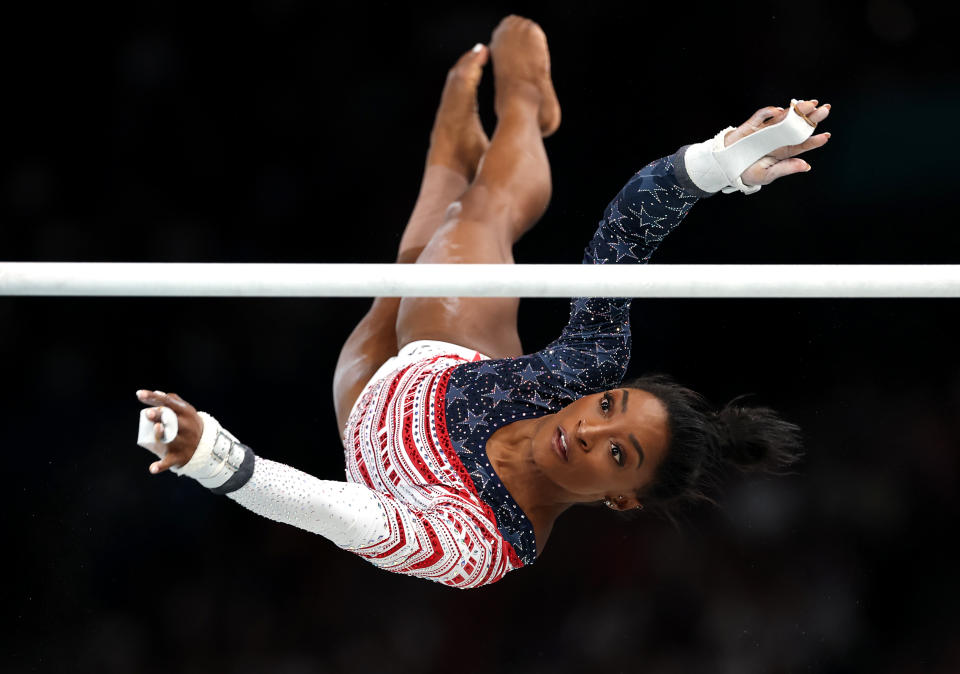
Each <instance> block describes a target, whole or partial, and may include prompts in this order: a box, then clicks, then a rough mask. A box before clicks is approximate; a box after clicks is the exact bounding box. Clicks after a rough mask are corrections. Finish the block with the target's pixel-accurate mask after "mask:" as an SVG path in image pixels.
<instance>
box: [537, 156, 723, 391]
mask: <svg viewBox="0 0 960 674" xmlns="http://www.w3.org/2000/svg"><path fill="white" fill-rule="evenodd" d="M685 149H686V147H683V148H681V149H680V150H678V151H677V153H675V154H673V155H671V156H670V157H665V158H663V159H659V160H657V161H655V162H652V163H650V164H648V165H647V166H645V167H644V168H643V169H641V170H640V171H639V172H637V173H636V175H634V176H633V177H632V178H631V179H630V180H629V181H628V182H627V184H626V185H625V186H624V187H623V189H622V190H620V193H619V194H617V196H616V198H614V200H613V201H611V202H610V204H609V205H608V206H607V208H606V210H605V211H604V214H603V219H602V220H601V221H600V226H599V227H598V228H597V231H596V233H595V234H594V235H593V239H592V240H591V241H590V244H589V245H588V246H587V248H586V251H585V253H584V257H583V263H584V264H641V263H646V262H647V261H648V260H649V259H650V256H651V255H653V252H654V251H655V250H656V249H657V246H658V245H659V244H660V242H661V241H663V239H664V238H665V237H666V236H667V235H668V234H669V233H670V232H672V231H673V230H674V228H676V226H677V225H679V224H680V222H681V221H682V220H683V218H684V217H685V216H686V215H687V213H689V212H690V209H691V208H692V207H693V204H694V203H696V201H697V199H699V198H700V197H702V196H704V195H705V194H706V193H704V192H701V191H700V190H698V189H696V187H695V186H693V185H692V183H690V181H689V179H688V178H687V176H686V172H685V169H684V166H683V152H684V150H685ZM525 358H533V359H536V360H538V361H540V362H541V363H542V366H541V367H542V369H545V370H546V372H544V374H548V373H549V375H550V376H549V377H548V376H541V377H539V383H540V384H541V385H543V384H546V383H547V382H548V381H549V382H550V384H552V385H553V386H554V387H555V389H554V390H553V391H551V395H552V396H554V397H559V398H561V399H567V400H574V399H576V398H579V397H581V396H584V395H588V394H590V393H596V392H598V391H603V390H607V389H610V388H614V387H616V386H618V385H619V384H620V382H621V381H622V380H623V377H624V374H625V373H626V371H627V364H628V362H629V360H630V298H589V297H579V298H576V299H573V300H571V302H570V321H569V322H568V323H567V326H566V327H565V328H564V330H563V333H562V334H561V335H560V337H559V338H558V339H557V340H555V341H554V342H553V343H551V344H550V345H549V346H548V347H547V348H545V349H543V350H542V351H539V352H537V353H535V354H532V355H531V356H526V357H525ZM533 369H534V370H541V368H540V367H537V366H536V365H535V364H534V365H533ZM541 395H542V394H541Z"/></svg>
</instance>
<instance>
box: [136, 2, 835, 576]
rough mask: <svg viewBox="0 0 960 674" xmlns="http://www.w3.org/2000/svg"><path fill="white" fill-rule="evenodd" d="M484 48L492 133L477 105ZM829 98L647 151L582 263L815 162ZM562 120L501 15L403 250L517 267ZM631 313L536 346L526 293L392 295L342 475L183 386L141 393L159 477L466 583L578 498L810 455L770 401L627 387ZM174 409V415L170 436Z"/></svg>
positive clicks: (440, 139) (368, 350)
mask: <svg viewBox="0 0 960 674" xmlns="http://www.w3.org/2000/svg"><path fill="white" fill-rule="evenodd" d="M488 62H491V63H492V70H493V77H494V81H495V88H496V95H495V102H494V105H495V110H496V114H497V127H496V130H495V132H494V134H493V137H492V138H490V139H488V138H487V136H486V134H485V133H484V130H483V127H482V125H481V123H480V119H479V117H478V116H477V112H476V110H477V103H476V90H477V84H478V83H479V81H480V79H481V77H482V75H483V71H484V68H485V66H486V65H487V64H488ZM829 112H830V106H829V105H823V106H818V101H817V100H803V101H793V102H792V103H791V104H790V106H789V107H788V108H781V107H765V108H762V109H760V110H758V111H757V112H756V113H754V114H753V115H752V116H751V117H750V119H748V120H747V121H746V122H744V123H743V124H741V125H740V126H738V127H736V128H732V127H728V128H727V129H724V130H722V131H721V132H720V133H718V134H717V136H715V137H714V138H712V139H709V140H707V141H704V142H701V143H695V144H692V145H685V146H683V147H681V148H680V149H678V150H677V152H675V153H674V154H672V155H670V156H669V157H664V158H662V159H659V160H657V161H654V162H651V163H650V164H648V165H647V166H645V167H643V168H642V169H640V170H639V171H638V172H637V173H636V174H635V175H634V176H633V177H632V178H631V179H630V180H629V181H628V182H627V184H626V185H625V186H624V187H623V189H621V190H620V192H619V193H618V194H617V196H616V197H615V198H614V200H613V201H612V202H611V203H610V204H609V205H608V206H607V208H606V209H605V211H604V214H603V218H602V219H601V221H600V224H599V227H598V228H597V229H596V232H595V233H594V235H593V239H592V240H591V241H590V243H589V245H588V247H587V251H586V254H585V256H584V263H585V264H627V263H634V264H637V263H646V262H647V261H648V260H649V258H650V257H651V255H652V254H653V252H654V251H655V250H656V248H657V247H658V246H659V244H660V243H661V241H663V239H664V238H665V237H666V236H667V235H668V234H669V233H670V232H671V231H672V230H673V229H674V228H675V227H677V226H678V225H679V224H680V222H681V221H682V220H683V219H684V218H685V217H686V215H687V214H688V213H689V211H690V210H691V209H692V207H693V206H694V204H696V203H697V202H698V201H700V200H701V199H704V198H705V197H708V196H710V195H712V194H715V193H718V192H724V193H730V192H736V191H739V192H743V193H745V194H752V193H753V192H756V191H757V190H759V189H760V188H761V187H762V186H766V185H769V184H770V183H772V182H774V181H775V180H777V179H779V178H782V177H785V176H789V175H793V174H796V173H801V172H805V171H808V170H809V169H810V166H809V164H807V163H806V162H805V161H804V160H803V159H800V158H799V157H798V155H801V154H803V153H805V152H807V151H809V150H812V149H815V148H818V147H821V146H823V145H824V144H825V143H826V142H827V141H828V139H829V137H830V134H829V133H819V134H814V133H813V131H814V128H815V127H816V125H817V124H819V123H820V122H822V121H823V120H824V119H826V117H827V115H828V114H829ZM560 121H561V110H560V104H559V102H558V100H557V96H556V93H555V92H554V89H553V84H552V80H551V74H550V56H549V51H548V48H547V40H546V36H545V35H544V33H543V31H542V30H541V29H540V27H539V26H538V25H537V24H536V23H534V22H533V21H530V20H528V19H524V18H521V17H517V16H509V17H507V18H505V19H504V20H503V21H501V23H500V24H499V26H497V28H496V30H495V31H494V32H493V35H492V38H491V40H490V45H489V47H486V46H484V45H477V46H476V47H475V48H474V49H473V50H471V51H468V52H467V53H465V54H464V55H463V56H462V57H461V58H460V59H459V60H458V61H457V63H456V65H455V66H454V67H453V69H452V70H451V71H450V73H449V75H448V77H447V82H446V85H445V87H444V90H443V94H442V98H441V102H440V107H439V110H438V111H437V116H436V121H435V123H434V127H433V131H432V133H431V138H430V148H429V151H428V153H427V160H426V168H425V171H424V177H423V182H422V185H421V189H420V195H419V198H418V200H417V203H416V206H415V208H414V211H413V214H412V215H411V218H410V221H409V223H408V224H407V227H406V229H405V230H404V233H403V236H402V238H401V242H400V247H399V250H398V251H397V262H398V263H402V264H410V263H416V264H429V263H502V264H511V263H513V254H512V247H513V244H514V243H515V242H516V241H517V240H518V239H519V238H520V237H521V236H523V234H524V233H525V232H526V231H528V230H529V229H530V228H531V227H533V225H535V224H536V223H537V221H538V220H539V219H540V217H541V216H542V215H543V213H544V211H545V210H546V208H547V204H548V203H549V200H550V194H551V177H550V165H549V162H548V160H547V153H546V150H545V147H544V142H543V139H544V138H546V137H548V136H550V135H551V134H553V133H554V132H555V131H556V130H557V129H558V127H559V126H560ZM741 198H745V197H741ZM746 198H749V197H746ZM584 233H585V234H586V230H584ZM586 238H587V237H586V236H585V237H584V239H586ZM629 308H630V301H629V299H626V298H621V299H611V298H586V297H584V298H576V299H574V300H572V301H571V312H570V322H569V323H568V324H567V326H566V328H565V329H564V330H563V332H562V334H561V335H560V336H559V337H558V338H557V339H556V340H555V341H554V342H552V343H551V344H549V345H547V346H546V347H545V348H543V349H541V350H539V351H536V352H534V353H530V354H526V355H524V354H523V353H522V351H521V346H520V338H519V335H518V333H517V309H518V300H516V299H501V298H493V299H478V298H402V299H399V298H377V299H376V300H375V301H374V302H373V306H372V307H371V309H370V311H369V312H368V313H367V315H366V316H365V317H364V318H363V320H362V321H361V322H360V323H359V324H358V325H357V327H356V328H355V329H354V331H353V333H352V334H351V335H350V336H349V338H348V339H347V341H346V343H345V344H344V346H343V349H342V351H341V353H340V359H339V362H338V364H337V369H336V373H335V375H334V382H333V393H334V406H335V411H336V416H337V422H338V424H339V428H340V431H341V435H342V439H343V443H344V450H345V462H346V481H328V480H321V479H318V478H315V477H313V476H310V475H307V474H305V473H302V472H300V471H298V470H296V469H294V468H291V467H289V466H285V465H282V464H279V463H276V462H273V461H270V460H268V459H265V458H262V457H260V456H255V455H254V453H253V451H252V450H251V449H250V448H249V447H247V446H246V445H244V444H243V443H241V442H240V441H239V440H238V439H237V438H236V436H234V435H233V434H231V433H230V432H228V431H227V430H226V429H225V428H224V427H223V426H221V425H220V423H219V422H218V421H217V420H216V419H214V418H213V417H212V416H210V415H208V414H205V413H203V412H197V410H196V409H194V408H193V406H191V405H190V404H189V403H187V402H185V401H184V400H183V399H181V398H180V397H179V396H177V395H176V394H173V393H170V394H166V393H162V392H160V391H138V392H137V396H138V398H139V400H140V401H141V402H142V403H144V404H146V405H148V406H150V407H149V409H147V410H146V411H145V415H146V418H147V419H148V420H149V421H150V422H153V423H154V426H153V428H152V430H153V432H154V434H155V437H153V438H148V439H147V441H146V442H144V443H143V444H144V445H145V446H149V447H150V448H151V449H153V450H154V451H155V452H156V453H157V454H159V455H160V459H159V460H157V461H155V462H154V463H153V464H151V466H150V471H151V472H152V473H160V472H163V471H165V470H167V469H171V470H173V471H174V472H177V473H179V474H182V475H188V476H190V477H193V478H194V479H196V480H197V481H199V482H200V483H201V484H202V485H204V486H206V487H207V488H209V489H210V490H211V491H213V492H215V493H218V494H225V495H227V497H228V498H230V499H232V500H234V501H237V502H238V503H240V504H241V505H243V506H245V507H247V508H249V509H250V510H253V511H254V512H256V513H258V514H261V515H263V516H265V517H269V518H271V519H274V520H277V521H280V522H285V523H289V524H293V525H294V526H298V527H300V528H302V529H305V530H307V531H311V532H314V533H318V534H320V535H322V536H324V537H326V538H328V539H330V540H331V541H333V542H334V543H335V544H336V545H337V546H339V547H341V548H344V549H347V550H350V551H352V552H354V553H355V554H357V555H358V556H361V557H363V558H364V559H366V560H368V561H370V562H371V563H373V564H375V565H377V566H379V567H381V568H383V569H386V570H389V571H394V572H399V573H404V574H408V575H414V576H419V577H422V578H426V579H429V580H434V581H437V582H441V583H444V584H447V585H450V586H453V587H460V588H470V587H478V586H482V585H485V584H489V583H492V582H496V581H497V580H499V579H500V578H502V577H503V576H504V575H505V574H506V573H508V572H509V571H512V570H515V569H518V568H521V567H523V566H527V565H530V564H533V563H534V562H535V561H536V559H537V557H538V556H539V554H540V553H541V552H542V550H543V547H544V545H545V544H546V541H547V540H548V538H549V536H550V533H551V531H552V528H553V525H554V522H555V521H556V519H557V517H559V516H560V515H561V514H562V513H563V512H565V511H566V510H568V509H569V508H571V507H572V506H574V505H578V504H589V503H602V504H605V505H606V506H607V507H609V508H611V509H613V510H617V511H624V510H632V509H641V508H646V509H648V510H654V509H656V510H662V511H666V512H670V511H671V510H672V509H674V508H677V507H679V506H680V505H682V504H683V503H686V502H689V501H691V500H695V499H697V498H699V497H701V496H702V494H703V485H704V482H705V480H707V479H708V478H709V475H710V473H711V471H713V470H714V469H715V468H716V467H717V466H719V465H721V464H723V463H729V464H733V465H736V466H738V467H741V468H743V469H746V470H764V471H773V472H775V471H778V470H780V469H782V468H783V467H785V466H788V465H790V464H791V463H793V462H794V461H795V460H796V459H797V457H798V456H799V455H800V451H801V448H800V443H799V439H798V433H797V431H798V429H797V428H796V426H794V425H793V424H791V423H789V422H787V421H785V420H783V419H781V418H780V416H779V415H778V414H777V413H776V412H774V411H773V410H770V409H768V408H765V407H747V406H743V405H740V404H738V402H737V401H733V402H731V403H730V404H728V405H726V406H724V407H722V408H719V409H718V408H715V407H713V406H711V405H710V404H709V403H708V402H707V401H706V400H704V399H703V398H702V397H701V396H699V395H698V394H697V393H695V392H694V391H692V390H690V389H688V388H685V387H683V386H681V385H679V384H678V383H676V382H674V381H673V380H672V379H670V378H669V377H665V376H662V375H647V376H643V377H641V378H640V379H637V380H633V381H630V382H623V378H624V375H625V372H626V367H627V362H628V360H629V356H630V349H631V336H630V314H629ZM162 408H168V409H170V410H172V411H173V412H174V413H175V414H176V421H177V425H178V432H177V434H176V437H175V438H173V439H172V441H170V442H167V443H165V442H162V437H163V433H164V430H165V427H164V424H163V423H162V419H161V410H162ZM167 414H168V415H169V414H170V413H169V412H168V413H167ZM149 430H150V429H149V428H148V435H149Z"/></svg>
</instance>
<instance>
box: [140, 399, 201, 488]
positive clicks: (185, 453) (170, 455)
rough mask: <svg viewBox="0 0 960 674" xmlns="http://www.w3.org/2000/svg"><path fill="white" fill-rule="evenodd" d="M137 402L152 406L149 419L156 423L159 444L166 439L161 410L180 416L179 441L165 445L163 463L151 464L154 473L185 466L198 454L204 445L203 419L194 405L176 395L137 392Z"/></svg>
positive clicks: (154, 431)
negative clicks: (199, 446)
mask: <svg viewBox="0 0 960 674" xmlns="http://www.w3.org/2000/svg"><path fill="white" fill-rule="evenodd" d="M137 400H139V401H140V402H142V403H145V404H147V405H152V406H154V407H152V408H151V409H149V410H147V418H148V419H150V421H153V422H154V424H153V434H154V438H155V439H156V442H157V443H158V444H159V443H160V442H161V438H163V424H162V423H161V422H160V408H161V407H168V408H170V409H171V410H173V412H174V413H175V414H176V415H177V426H178V429H177V437H175V438H174V439H173V440H172V441H171V442H170V443H169V444H166V445H164V448H165V449H166V450H167V452H166V454H165V455H163V456H162V457H161V458H160V460H159V461H154V462H153V463H151V464H150V472H151V473H153V474H157V473H162V472H163V471H165V470H167V469H168V468H170V467H172V466H178V467H179V466H182V465H184V464H185V463H186V462H187V461H189V460H190V458H191V457H192V456H193V453H194V452H195V451H197V445H199V444H200V435H201V434H202V433H203V419H201V418H200V415H199V414H197V410H196V409H194V407H193V405H191V404H190V403H188V402H187V401H186V400H184V399H183V398H181V397H180V396H178V395H177V394H176V393H164V392H163V391H144V390H141V391H137Z"/></svg>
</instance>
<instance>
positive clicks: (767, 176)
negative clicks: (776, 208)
mask: <svg viewBox="0 0 960 674" xmlns="http://www.w3.org/2000/svg"><path fill="white" fill-rule="evenodd" d="M810 168H811V167H810V164H808V163H807V162H805V161H803V160H802V159H784V160H783V161H778V162H777V163H776V164H774V165H773V166H770V167H769V168H767V169H766V171H764V175H763V182H762V183H761V184H763V185H769V184H770V183H772V182H773V181H774V180H776V179H777V178H782V177H784V176H788V175H791V174H793V173H805V172H806V171H809V170H810Z"/></svg>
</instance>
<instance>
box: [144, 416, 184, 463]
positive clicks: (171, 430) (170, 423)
mask: <svg viewBox="0 0 960 674" xmlns="http://www.w3.org/2000/svg"><path fill="white" fill-rule="evenodd" d="M149 409H151V408H144V409H142V410H140V431H139V433H138V435H137V444H138V445H140V446H141V447H143V448H144V449H148V450H150V451H151V452H153V453H154V454H156V455H157V456H159V457H160V458H163V457H164V456H165V455H166V453H167V448H166V447H165V446H164V445H167V444H169V443H171V442H173V439H174V438H176V437H177V430H178V425H177V415H176V413H175V412H174V411H173V410H172V409H170V408H169V407H161V408H160V422H161V423H162V424H163V437H162V438H161V439H160V442H157V439H156V435H154V432H153V426H154V424H155V423H156V422H155V421H151V420H150V419H148V418H147V412H148V411H149Z"/></svg>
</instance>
